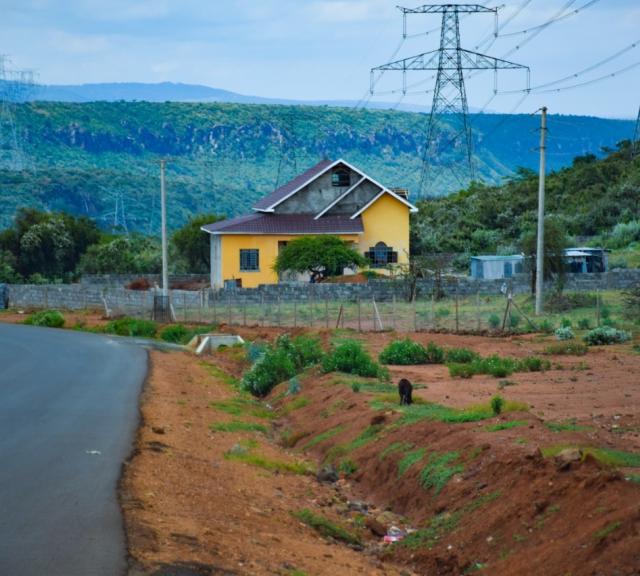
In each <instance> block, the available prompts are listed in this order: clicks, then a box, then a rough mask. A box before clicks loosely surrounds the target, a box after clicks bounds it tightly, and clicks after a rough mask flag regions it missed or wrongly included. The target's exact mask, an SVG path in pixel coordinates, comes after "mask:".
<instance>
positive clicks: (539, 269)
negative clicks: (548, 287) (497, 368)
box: [536, 106, 547, 316]
mask: <svg viewBox="0 0 640 576" xmlns="http://www.w3.org/2000/svg"><path fill="white" fill-rule="evenodd" d="M546 138H547V107H546V106H543V107H542V120H541V124H540V177H539V181H538V245H537V247H536V316H539V315H540V314H542V309H543V306H544V177H545V170H546V165H545V151H546Z"/></svg>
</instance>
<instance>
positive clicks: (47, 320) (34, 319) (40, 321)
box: [24, 310, 64, 328]
mask: <svg viewBox="0 0 640 576" xmlns="http://www.w3.org/2000/svg"><path fill="white" fill-rule="evenodd" d="M24 323H25V324H31V325H32V326H46V327H47V328H62V327H63V326H64V316H63V315H62V314H61V313H60V312H58V311H57V310H41V311H40V312H35V313H34V314H31V315H30V316H29V317H28V318H27V319H26V320H25V321H24Z"/></svg>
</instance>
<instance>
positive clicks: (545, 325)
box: [539, 318, 553, 334]
mask: <svg viewBox="0 0 640 576" xmlns="http://www.w3.org/2000/svg"><path fill="white" fill-rule="evenodd" d="M539 328H540V331H542V332H544V333H545V334H551V332H553V323H552V322H551V321H550V320H548V319H547V318H545V319H544V320H543V321H542V322H540V325H539Z"/></svg>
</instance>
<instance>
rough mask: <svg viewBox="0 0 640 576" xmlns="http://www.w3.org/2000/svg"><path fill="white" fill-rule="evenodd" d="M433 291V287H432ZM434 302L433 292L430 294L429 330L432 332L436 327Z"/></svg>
mask: <svg viewBox="0 0 640 576" xmlns="http://www.w3.org/2000/svg"><path fill="white" fill-rule="evenodd" d="M434 290H435V287H434ZM435 300H436V295H435V292H434V291H432V292H431V329H432V330H434V329H435V327H436V311H435Z"/></svg>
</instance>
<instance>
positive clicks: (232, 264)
mask: <svg viewBox="0 0 640 576" xmlns="http://www.w3.org/2000/svg"><path fill="white" fill-rule="evenodd" d="M220 238H221V243H222V244H221V246H222V282H224V281H225V280H233V279H238V278H240V279H241V280H242V286H243V288H255V287H256V286H258V285H259V284H276V283H277V282H278V275H277V274H276V273H275V272H274V271H273V263H274V261H275V259H276V257H277V256H278V242H283V241H288V240H294V239H296V238H300V236H291V235H289V236H284V235H283V236H276V235H255V236H253V235H249V234H227V235H224V236H221V237H220ZM340 238H342V239H343V240H346V241H348V242H356V243H357V242H358V235H357V234H346V235H341V236H340ZM241 249H258V250H259V251H260V270H258V271H256V272H241V271H240V250H241ZM214 287H215V285H214Z"/></svg>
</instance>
